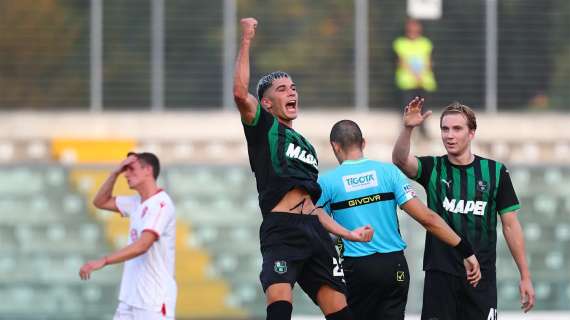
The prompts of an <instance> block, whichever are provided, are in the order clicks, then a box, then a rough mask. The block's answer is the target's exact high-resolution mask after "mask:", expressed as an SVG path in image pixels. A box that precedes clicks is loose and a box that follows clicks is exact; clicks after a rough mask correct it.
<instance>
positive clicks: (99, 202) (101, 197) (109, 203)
mask: <svg viewBox="0 0 570 320" xmlns="http://www.w3.org/2000/svg"><path fill="white" fill-rule="evenodd" d="M135 161H137V157H136V156H134V155H131V156H129V157H127V158H126V159H125V160H123V161H122V162H121V163H120V164H119V166H118V167H117V168H115V169H114V170H113V171H111V174H109V177H108V178H107V180H105V182H104V183H103V184H102V185H101V187H99V190H98V191H97V194H96V195H95V198H93V205H94V206H95V207H96V208H98V209H103V210H109V211H115V212H119V208H117V204H116V203H115V197H114V196H113V187H114V186H115V182H117V178H118V177H119V175H120V174H121V173H123V172H124V171H125V170H126V169H127V166H129V165H130V164H131V163H133V162H135Z"/></svg>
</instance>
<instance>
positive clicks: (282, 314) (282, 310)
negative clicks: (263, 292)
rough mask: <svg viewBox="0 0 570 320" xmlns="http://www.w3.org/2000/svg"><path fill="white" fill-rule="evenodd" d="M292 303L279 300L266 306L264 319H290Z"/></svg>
mask: <svg viewBox="0 0 570 320" xmlns="http://www.w3.org/2000/svg"><path fill="white" fill-rule="evenodd" d="M292 312H293V305H292V304H291V302H289V301H284V300H279V301H275V302H273V303H272V304H270V305H268V306H267V318H266V320H291V313H292Z"/></svg>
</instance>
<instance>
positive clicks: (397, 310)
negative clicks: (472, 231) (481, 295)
mask: <svg viewBox="0 0 570 320" xmlns="http://www.w3.org/2000/svg"><path fill="white" fill-rule="evenodd" d="M330 142H331V146H332V148H333V151H334V154H335V156H336V158H337V159H338V162H339V163H340V166H338V167H337V168H336V169H334V170H332V171H330V172H328V173H326V174H324V175H322V176H321V177H320V178H319V184H320V185H321V188H322V195H321V198H320V199H319V202H318V205H320V206H322V207H323V208H324V210H325V211H326V212H327V213H329V214H330V215H332V217H333V219H334V220H335V221H337V222H338V223H339V224H341V225H342V226H344V227H345V228H347V229H349V230H350V229H352V228H354V227H355V226H359V225H363V224H369V225H371V226H372V228H374V230H376V232H375V234H374V236H373V237H372V241H370V242H368V243H357V242H352V241H346V240H345V239H343V245H344V261H343V268H344V274H345V279H346V282H347V287H348V304H349V306H350V309H351V310H352V311H353V313H354V315H355V319H367V320H369V319H404V312H405V309H406V302H407V297H408V288H409V271H408V265H407V263H406V258H405V257H404V251H403V250H404V249H405V248H406V243H405V242H404V240H403V239H402V236H401V235H400V230H399V225H398V217H397V211H396V207H397V206H400V207H401V208H402V209H403V210H404V211H406V213H408V214H409V215H410V216H412V218H414V219H415V220H416V221H418V222H419V223H421V224H422V225H423V226H424V227H425V228H426V229H427V230H428V231H429V232H431V233H432V234H433V235H434V236H436V237H437V238H439V239H440V240H441V241H443V242H444V243H447V244H448V245H450V246H453V247H455V248H456V250H457V252H458V254H460V255H461V256H462V257H463V258H464V259H465V260H464V261H465V267H466V269H467V281H469V282H470V283H471V284H472V285H474V286H475V285H476V284H477V283H478V281H479V279H480V278H481V273H480V270H479V262H478V261H477V259H476V258H475V255H474V254H473V249H472V248H471V245H470V244H469V243H468V242H466V241H463V240H462V239H461V238H460V237H459V236H458V235H457V234H456V233H455V232H453V231H452V230H451V228H450V227H449V226H448V225H447V224H446V223H445V222H444V221H443V219H441V218H440V217H439V216H438V215H437V214H436V213H434V212H433V211H431V210H429V209H428V208H427V207H426V206H425V205H423V203H422V202H421V201H420V200H418V199H417V198H416V194H415V192H414V190H413V189H412V188H411V186H410V185H409V183H408V181H407V179H406V178H405V176H404V175H403V174H402V173H401V172H400V170H398V168H396V166H394V165H393V164H391V163H383V162H378V161H373V160H369V159H367V158H365V157H364V154H363V149H364V146H365V142H364V139H363V138H362V132H361V131H360V128H359V127H358V125H357V124H356V123H355V122H353V121H350V120H342V121H339V122H337V123H336V124H335V125H334V126H333V128H332V130H331V134H330Z"/></svg>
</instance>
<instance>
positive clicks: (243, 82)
mask: <svg viewBox="0 0 570 320" xmlns="http://www.w3.org/2000/svg"><path fill="white" fill-rule="evenodd" d="M250 47H251V40H248V39H242V40H241V45H240V48H239V52H238V56H237V58H236V64H235V71H234V89H233V90H234V99H235V100H236V101H238V102H239V101H241V102H245V101H246V100H247V98H248V95H249V92H248V88H249V78H250V66H249V50H250Z"/></svg>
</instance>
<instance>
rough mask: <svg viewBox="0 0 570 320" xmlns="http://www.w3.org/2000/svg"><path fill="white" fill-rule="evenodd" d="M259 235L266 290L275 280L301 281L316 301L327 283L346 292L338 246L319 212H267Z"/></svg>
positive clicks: (262, 282)
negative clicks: (309, 213)
mask: <svg viewBox="0 0 570 320" xmlns="http://www.w3.org/2000/svg"><path fill="white" fill-rule="evenodd" d="M259 238H260V240H261V255H262V257H263V265H262V268H261V274H260V275H259V278H260V280H261V285H262V286H263V291H266V290H267V288H268V287H269V286H270V285H272V284H275V283H289V284H291V287H293V286H294V285H295V282H298V283H299V285H300V286H301V288H302V289H303V291H305V293H307V295H308V296H309V297H310V298H311V299H312V300H313V302H314V303H315V304H317V293H318V291H319V289H320V288H321V287H322V286H323V285H328V286H330V287H331V288H333V289H335V290H336V291H339V292H341V293H343V294H346V285H345V283H344V274H343V271H342V266H341V265H340V262H339V259H338V256H337V253H336V249H335V248H334V245H333V242H332V240H331V238H330V236H329V233H328V232H327V231H326V230H325V229H324V227H323V226H322V225H321V223H320V222H319V218H318V216H316V215H305V214H291V213H274V212H270V213H268V214H266V215H265V216H264V219H263V223H262V224H261V228H260V230H259Z"/></svg>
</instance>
